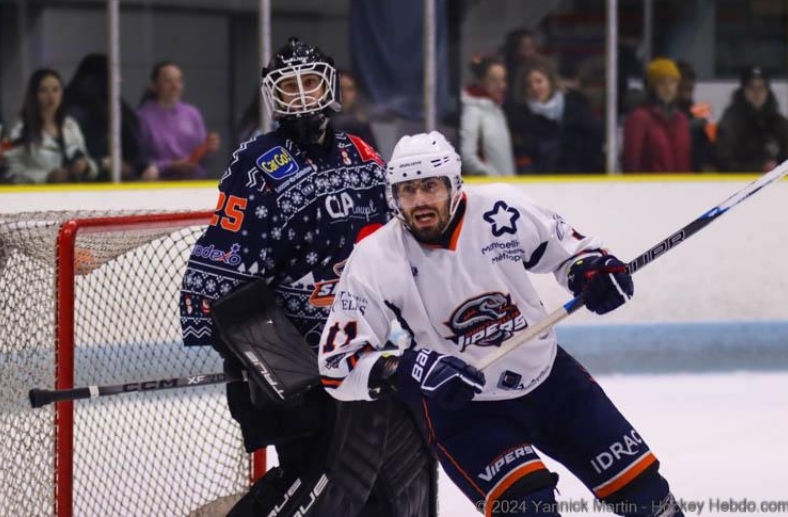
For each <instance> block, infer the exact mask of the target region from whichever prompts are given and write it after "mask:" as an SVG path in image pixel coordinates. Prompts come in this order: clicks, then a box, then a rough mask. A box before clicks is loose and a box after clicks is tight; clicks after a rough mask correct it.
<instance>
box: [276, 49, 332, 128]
mask: <svg viewBox="0 0 788 517" xmlns="http://www.w3.org/2000/svg"><path fill="white" fill-rule="evenodd" d="M262 77H263V83H262V92H263V99H264V100H265V104H266V107H267V108H268V111H269V113H271V116H272V117H273V118H274V119H275V120H277V121H278V122H279V126H280V127H282V128H283V129H285V130H287V131H288V132H290V133H291V134H292V136H293V137H294V138H295V139H296V140H297V141H299V142H305V143H314V142H317V140H318V139H319V138H320V136H321V135H322V134H323V132H324V131H325V129H326V127H327V125H328V116H327V115H328V113H330V112H338V111H340V110H341V108H342V105H341V104H340V95H339V87H338V78H337V72H336V69H335V68H334V60H333V59H331V58H330V57H328V56H327V55H325V54H324V53H323V52H322V51H321V50H320V49H319V48H318V47H312V46H309V45H307V44H305V43H302V42H301V41H299V39H298V38H290V40H289V41H288V42H287V44H286V45H285V46H284V47H282V48H281V49H279V51H278V52H277V53H276V54H275V55H274V57H273V58H272V59H271V61H270V63H269V64H268V66H267V67H265V68H263V72H262Z"/></svg>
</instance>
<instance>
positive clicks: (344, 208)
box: [326, 192, 356, 219]
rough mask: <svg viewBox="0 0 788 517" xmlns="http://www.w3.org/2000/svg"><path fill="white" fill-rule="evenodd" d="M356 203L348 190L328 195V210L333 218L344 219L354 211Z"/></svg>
mask: <svg viewBox="0 0 788 517" xmlns="http://www.w3.org/2000/svg"><path fill="white" fill-rule="evenodd" d="M355 206H356V203H355V202H353V198H352V197H351V196H350V194H348V193H347V192H341V193H339V194H331V195H328V196H326V212H328V215H330V216H331V217H332V218H333V219H344V218H346V217H347V216H348V215H350V214H351V213H352V212H353V208H354V207H355Z"/></svg>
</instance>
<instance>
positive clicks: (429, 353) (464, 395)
mask: <svg viewBox="0 0 788 517" xmlns="http://www.w3.org/2000/svg"><path fill="white" fill-rule="evenodd" d="M370 380H371V381H372V383H373V384H375V385H376V386H374V387H373V386H371V387H372V388H373V390H374V391H377V392H380V391H386V387H384V386H383V385H384V384H389V386H391V387H393V388H394V389H395V390H396V391H397V392H398V393H399V394H400V396H401V397H402V398H404V399H412V398H415V397H418V396H424V397H427V398H428V399H430V400H433V401H435V402H436V403H437V404H439V405H441V406H443V407H444V408H446V409H459V408H460V407H462V406H463V405H464V404H465V403H466V402H470V401H471V400H473V397H474V395H476V394H477V393H481V392H482V389H483V388H484V383H485V379H484V373H482V372H480V371H479V370H477V369H476V368H474V367H473V366H471V365H469V364H468V363H466V362H465V361H463V360H462V359H460V358H459V357H454V356H451V355H444V354H439V353H438V352H435V351H433V350H427V349H419V350H412V349H411V350H406V351H405V352H404V353H403V354H402V356H386V357H383V358H381V359H380V360H379V361H378V363H377V364H376V365H375V367H374V368H373V371H372V375H371V376H370ZM376 388H377V389H376ZM381 388H382V389H381Z"/></svg>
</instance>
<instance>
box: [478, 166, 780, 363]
mask: <svg viewBox="0 0 788 517" xmlns="http://www.w3.org/2000/svg"><path fill="white" fill-rule="evenodd" d="M786 174H788V160H786V161H784V162H783V163H781V164H780V165H778V166H777V167H775V168H774V169H772V170H771V171H770V172H768V173H766V174H764V175H763V176H761V177H759V178H758V179H756V180H754V181H752V182H750V183H748V184H747V185H746V186H745V187H744V188H742V189H741V190H739V191H738V192H736V193H735V194H733V195H732V196H730V197H729V198H728V199H726V200H725V201H723V202H722V203H720V204H719V205H717V206H715V207H714V208H712V209H711V210H709V211H707V212H705V213H704V214H702V215H701V216H700V217H698V218H697V219H695V220H694V221H692V222H691V223H689V224H688V225H686V226H684V227H683V228H681V229H680V230H678V231H677V232H676V233H674V234H672V235H670V236H669V237H667V238H665V239H663V240H661V241H660V242H658V243H657V244H656V245H654V246H652V247H651V248H649V249H648V250H646V251H645V252H644V253H642V254H640V255H638V256H637V257H635V258H634V259H633V260H632V261H631V262H629V263H628V264H627V271H629V273H630V274H633V273H635V272H637V271H640V270H641V269H643V268H644V267H646V266H647V265H649V264H651V263H652V262H653V261H654V260H656V259H658V258H659V257H661V256H662V255H664V254H665V253H667V252H668V251H670V250H672V249H673V248H675V247H676V246H678V245H679V244H681V243H682V242H684V241H686V240H687V239H689V238H690V237H692V236H693V235H695V234H696V233H697V232H699V231H700V230H702V229H703V228H705V227H706V226H708V225H709V224H711V222H712V221H715V220H716V219H717V218H718V217H720V216H721V215H722V214H724V213H726V212H727V211H728V210H730V209H731V208H733V207H735V206H736V205H738V204H739V203H741V202H742V201H744V200H745V199H748V198H749V197H751V196H752V195H753V194H755V193H756V192H759V191H760V190H761V189H762V188H764V187H766V186H767V185H771V184H772V183H775V182H776V181H778V180H779V179H781V178H783V177H784V176H785V175H786ZM584 305H585V296H584V294H580V295H579V296H577V297H575V298H573V299H571V300H569V301H568V302H566V303H565V304H563V305H562V306H561V307H559V308H558V309H556V310H554V311H553V312H551V313H550V314H548V315H547V317H545V318H544V319H542V320H540V321H538V322H537V323H535V324H533V325H529V326H528V327H527V328H526V329H524V330H523V331H521V332H519V333H517V334H515V336H514V338H513V339H511V340H510V341H509V342H506V343H503V344H502V345H501V347H500V348H498V349H497V350H495V351H494V352H492V353H490V354H489V355H487V356H485V357H484V358H483V359H482V360H481V361H478V362H477V363H476V364H474V365H473V366H475V367H476V368H478V369H479V370H484V369H485V368H487V367H488V366H490V365H491V364H492V363H494V362H495V361H497V360H499V359H501V358H502V357H504V356H505V355H507V354H508V353H509V352H511V351H512V350H514V349H516V348H518V347H520V346H522V345H524V344H525V343H527V342H528V341H530V340H532V339H534V338H535V337H537V336H539V335H540V334H543V333H544V332H546V331H547V330H549V329H550V328H552V327H553V326H554V325H556V324H557V323H558V322H559V321H561V320H563V319H564V318H566V317H567V316H569V315H570V314H573V313H574V312H577V310H578V309H580V308H581V307H583V306H584Z"/></svg>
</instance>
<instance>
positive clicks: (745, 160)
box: [717, 66, 788, 172]
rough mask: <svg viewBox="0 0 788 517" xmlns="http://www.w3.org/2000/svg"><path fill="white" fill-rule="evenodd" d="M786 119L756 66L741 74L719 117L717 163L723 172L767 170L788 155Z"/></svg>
mask: <svg viewBox="0 0 788 517" xmlns="http://www.w3.org/2000/svg"><path fill="white" fill-rule="evenodd" d="M786 147H788V121H786V119H785V117H783V116H782V115H781V114H780V112H779V107H778V105H777V98H776V97H775V96H774V92H773V91H772V89H771V87H770V85H769V79H768V78H767V77H766V75H765V74H764V72H763V70H762V69H761V68H759V67H757V66H754V67H751V68H748V69H747V70H745V71H744V73H743V74H742V76H741V85H740V87H739V88H738V89H737V90H736V91H735V92H733V96H732V99H731V103H730V105H729V106H728V107H727V108H726V109H725V112H724V113H723V115H722V120H720V125H719V128H718V135H717V164H718V167H719V170H720V171H724V172H767V171H770V170H772V169H773V168H775V167H776V166H777V164H779V163H780V162H782V161H783V160H785V159H786V157H788V149H786Z"/></svg>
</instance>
